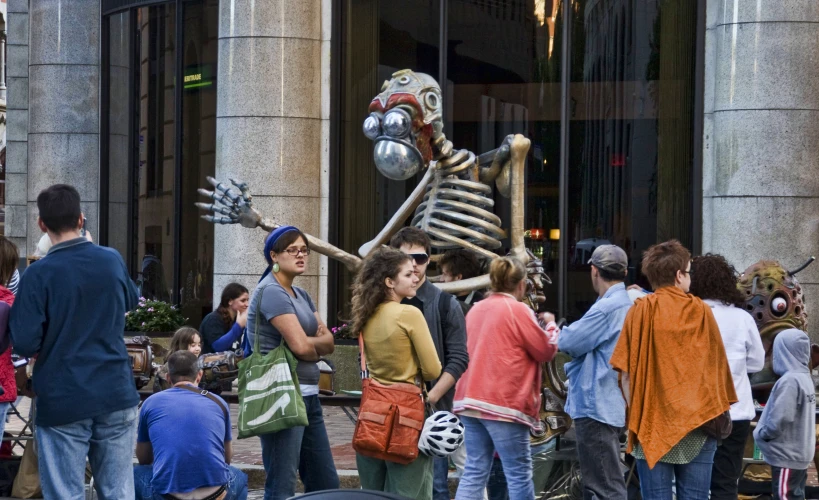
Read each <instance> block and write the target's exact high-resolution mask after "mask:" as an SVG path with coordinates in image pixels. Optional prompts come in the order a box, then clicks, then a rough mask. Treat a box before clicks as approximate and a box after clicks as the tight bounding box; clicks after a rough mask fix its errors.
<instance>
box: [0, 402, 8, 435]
mask: <svg viewBox="0 0 819 500" xmlns="http://www.w3.org/2000/svg"><path fill="white" fill-rule="evenodd" d="M9 408H11V403H0V437H2V436H3V431H5V430H6V414H7V413H8V411H9Z"/></svg>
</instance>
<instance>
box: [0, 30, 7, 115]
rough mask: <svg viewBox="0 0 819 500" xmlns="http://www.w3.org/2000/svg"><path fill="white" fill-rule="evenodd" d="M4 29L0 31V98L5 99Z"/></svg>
mask: <svg viewBox="0 0 819 500" xmlns="http://www.w3.org/2000/svg"><path fill="white" fill-rule="evenodd" d="M6 90H7V89H6V30H3V31H0V99H3V100H4V101H5V100H6Z"/></svg>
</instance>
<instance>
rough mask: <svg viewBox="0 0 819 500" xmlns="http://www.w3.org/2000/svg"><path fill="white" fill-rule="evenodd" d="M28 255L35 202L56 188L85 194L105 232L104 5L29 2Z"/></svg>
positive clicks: (34, 236) (94, 221) (80, 0)
mask: <svg viewBox="0 0 819 500" xmlns="http://www.w3.org/2000/svg"><path fill="white" fill-rule="evenodd" d="M29 6H30V16H31V47H30V60H29V96H30V108H29V130H28V160H29V176H28V209H29V210H28V231H27V233H28V234H27V236H28V248H29V249H33V248H34V245H36V243H37V241H38V240H39V239H40V236H41V233H40V229H39V228H38V227H37V223H36V221H37V204H36V200H37V195H38V194H39V193H40V191H41V190H43V189H45V188H47V187H48V186H50V185H52V184H56V183H65V184H71V185H72V186H74V187H76V188H77V190H78V191H79V192H80V199H81V200H82V209H83V211H84V213H85V214H86V216H87V218H88V222H89V230H90V231H91V234H92V235H93V236H94V237H95V238H96V236H97V234H98V233H99V231H98V230H97V228H98V227H99V163H100V162H99V123H100V122H99V114H100V113H99V80H100V4H99V0H75V1H72V2H71V6H70V8H67V7H66V3H65V2H64V1H61V0H30V4H29Z"/></svg>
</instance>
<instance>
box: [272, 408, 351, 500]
mask: <svg viewBox="0 0 819 500" xmlns="http://www.w3.org/2000/svg"><path fill="white" fill-rule="evenodd" d="M304 406H305V408H306V409H307V421H308V424H307V427H291V428H290V429H285V430H282V431H279V432H274V433H272V434H263V435H261V436H259V439H260V440H261V442H262V461H263V462H264V471H265V473H266V474H267V477H266V478H265V482H264V500H284V499H286V498H290V497H292V496H293V495H295V494H296V474H297V473H298V475H299V477H301V482H302V483H303V484H304V492H305V493H310V492H311V491H321V490H334V489H337V488H338V487H339V484H338V474H337V473H336V465H335V463H334V462H333V454H332V452H331V450H330V440H329V439H328V438H327V429H325V427H324V415H323V414H322V412H321V403H319V398H318V396H306V397H305V398H304Z"/></svg>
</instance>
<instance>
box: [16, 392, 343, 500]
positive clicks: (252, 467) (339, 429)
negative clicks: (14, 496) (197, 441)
mask: <svg viewBox="0 0 819 500" xmlns="http://www.w3.org/2000/svg"><path fill="white" fill-rule="evenodd" d="M30 406H31V400H30V399H29V398H22V400H21V401H20V404H19V405H17V410H18V411H19V412H20V414H21V415H23V416H24V417H26V418H28V414H29V408H30ZM323 409H324V425H325V426H326V427H327V436H328V437H329V439H330V448H331V449H332V452H333V460H334V461H335V464H336V469H337V470H338V471H339V476H340V478H341V482H342V487H345V486H346V487H358V473H357V471H356V463H355V451H354V450H353V447H352V444H351V443H352V440H353V431H354V430H355V424H354V423H353V422H352V421H351V420H350V419H349V417H347V415H346V414H345V413H344V411H343V410H342V409H341V408H339V407H334V406H325V407H324V408H323ZM238 413H239V406H238V405H235V404H233V405H230V419H231V427H232V430H233V463H232V465H233V466H235V467H237V468H239V469H241V470H243V471H245V472H246V473H247V474H248V479H249V481H248V482H249V484H250V487H251V488H263V487H264V467H263V465H262V446H261V443H260V441H259V439H258V438H248V439H238V437H237V435H238V431H237V429H236V422H237V421H238ZM24 425H25V424H24V422H23V421H22V420H20V419H19V418H17V417H16V416H10V418H9V422H8V424H6V431H8V432H10V433H12V434H14V435H17V434H18V433H19V432H20V431H21V430H22V429H23V426H24ZM13 452H14V454H16V455H22V453H23V449H22V447H20V446H16V447H15V448H14V450H13ZM134 461H135V463H136V457H135V458H134ZM248 498H255V497H253V496H249V497H248ZM259 498H261V497H259ZM0 500H2V498H1V497H0Z"/></svg>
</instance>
